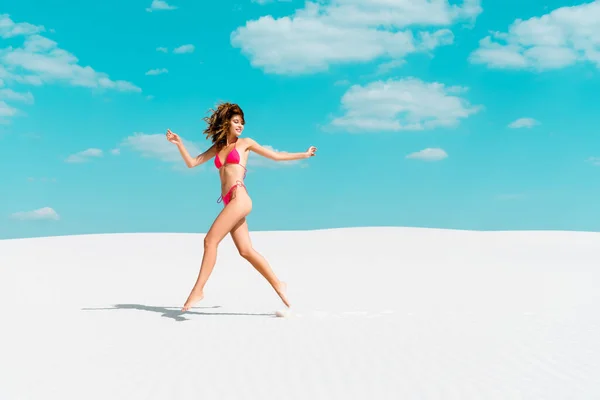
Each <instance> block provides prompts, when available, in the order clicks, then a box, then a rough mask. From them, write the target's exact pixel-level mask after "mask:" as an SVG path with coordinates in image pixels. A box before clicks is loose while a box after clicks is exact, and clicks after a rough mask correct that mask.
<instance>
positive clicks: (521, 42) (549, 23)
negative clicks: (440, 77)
mask: <svg viewBox="0 0 600 400" xmlns="http://www.w3.org/2000/svg"><path fill="white" fill-rule="evenodd" d="M598 20H600V1H593V2H588V3H585V4H580V5H576V6H572V7H560V8H557V9H555V10H553V11H552V12H550V13H547V14H544V15H542V16H541V17H532V18H529V19H527V20H522V19H517V20H515V21H514V22H513V23H512V24H511V25H510V26H509V27H508V32H504V33H503V32H493V34H492V35H490V36H486V37H484V38H483V39H482V40H480V42H479V48H478V49H476V50H475V51H474V52H473V53H471V55H470V57H469V59H470V61H471V62H472V63H474V64H485V65H487V66H488V67H489V68H496V69H526V70H532V71H543V70H550V69H558V68H563V67H566V66H569V65H573V64H575V63H577V62H591V63H593V64H595V65H596V66H597V67H599V68H600V52H599V51H598V44H599V43H600V25H599V24H598V23H597V21H598Z"/></svg>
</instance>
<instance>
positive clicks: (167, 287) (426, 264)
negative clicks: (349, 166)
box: [0, 228, 600, 400]
mask: <svg viewBox="0 0 600 400" xmlns="http://www.w3.org/2000/svg"><path fill="white" fill-rule="evenodd" d="M251 235H252V240H253V243H254V246H255V248H256V249H257V250H258V251H259V252H261V253H262V254H263V255H265V256H266V257H267V259H268V260H269V261H270V263H271V265H272V266H273V268H274V270H275V271H276V273H277V274H278V275H279V276H280V277H281V278H282V279H283V280H285V281H286V282H287V283H288V285H289V298H290V301H291V302H292V311H293V314H292V316H290V317H289V318H277V317H275V316H274V315H275V312H276V311H277V310H280V309H282V307H283V305H282V304H281V302H280V300H279V298H278V297H277V295H276V294H275V293H274V291H273V290H272V289H271V288H270V287H269V285H268V284H267V283H266V281H264V279H263V278H262V277H261V276H260V275H259V274H258V273H257V272H256V271H254V270H253V269H252V267H251V266H250V265H249V264H248V263H247V262H246V261H245V260H244V259H242V258H241V257H239V255H238V254H237V252H236V250H235V247H234V246H233V243H232V242H231V240H230V239H229V237H228V238H226V239H225V241H224V242H223V243H222V244H221V247H220V248H219V253H218V261H217V266H216V268H215V271H214V273H213V276H212V277H211V280H210V281H209V283H208V285H207V287H206V292H205V294H206V297H205V299H204V300H203V301H202V302H201V303H199V304H198V306H197V307H196V308H194V309H192V310H191V311H190V312H187V313H184V314H181V313H180V312H179V309H180V307H181V306H182V304H183V302H184V301H185V299H186V297H187V295H188V293H189V290H190V288H191V286H192V284H193V283H194V280H195V278H196V275H197V272H198V268H199V263H200V260H201V256H202V239H203V236H204V235H203V234H196V235H192V234H162V233H161V234H114V235H86V236H65V237H50V238H36V239H19V240H3V241H0V302H1V304H2V305H4V309H3V312H2V319H1V321H2V324H1V328H0V336H1V340H0V360H1V361H0V365H1V366H2V370H1V373H0V399H2V400H25V399H36V400H37V399H40V400H41V399H44V400H46V399H61V400H63V399H78V400H80V399H85V400H92V399H103V400H106V399H111V400H116V399H127V400H133V399H145V400H149V399H161V400H163V399H169V400H170V399H233V400H242V399H261V400H267V399H277V400H283V399H302V400H315V399H327V400H331V399H340V400H342V399H343V400H347V399H377V400H379V399H443V400H451V399H478V400H481V399H485V400H492V399H503V400H504V399H527V400H532V399H578V400H579V399H598V398H600V379H599V377H600V342H599V341H598V337H600V312H599V311H598V310H599V309H600V291H599V289H598V288H599V286H600V285H599V284H600V234H597V233H582V232H469V231H452V230H434V229H409V228H356V229H333V230H321V231H306V232H253V233H251Z"/></svg>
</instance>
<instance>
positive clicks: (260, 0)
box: [252, 0, 292, 6]
mask: <svg viewBox="0 0 600 400" xmlns="http://www.w3.org/2000/svg"><path fill="white" fill-rule="evenodd" d="M291 1H292V0H252V2H253V3H257V4H260V5H261V6H264V5H265V4H270V3H289V2H291Z"/></svg>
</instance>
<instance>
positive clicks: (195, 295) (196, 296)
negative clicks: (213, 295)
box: [181, 290, 204, 312]
mask: <svg viewBox="0 0 600 400" xmlns="http://www.w3.org/2000/svg"><path fill="white" fill-rule="evenodd" d="M203 298H204V292H202V291H198V292H194V291H193V290H192V293H190V295H189V296H188V298H187V300H186V301H185V304H184V305H183V308H182V309H181V311H183V312H185V311H187V310H189V309H190V308H192V306H193V305H194V304H196V303H197V302H199V301H200V300H202V299H203Z"/></svg>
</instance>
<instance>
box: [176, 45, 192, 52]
mask: <svg viewBox="0 0 600 400" xmlns="http://www.w3.org/2000/svg"><path fill="white" fill-rule="evenodd" d="M194 49H195V47H194V45H193V44H184V45H183V46H179V47H177V48H176V49H174V50H173V53H174V54H185V53H193V52H194Z"/></svg>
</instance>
